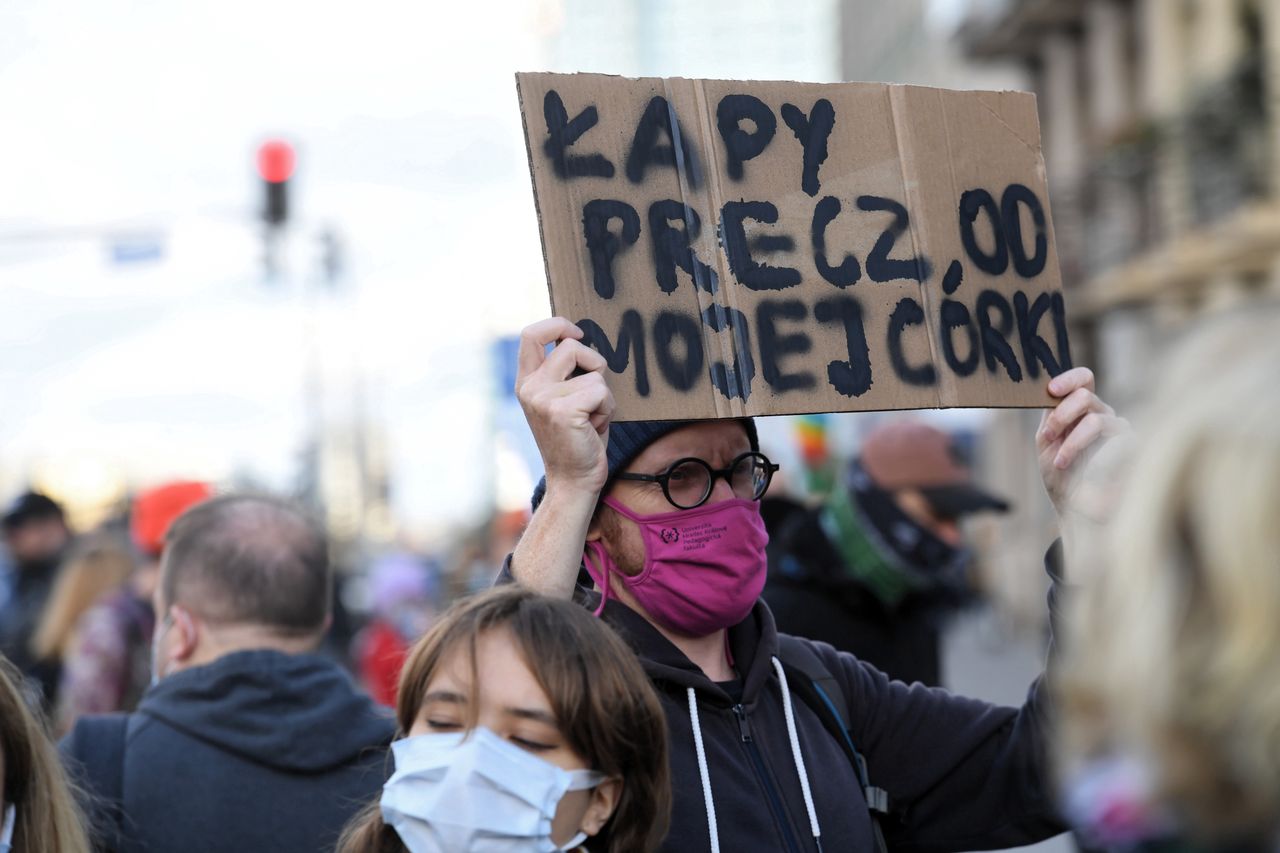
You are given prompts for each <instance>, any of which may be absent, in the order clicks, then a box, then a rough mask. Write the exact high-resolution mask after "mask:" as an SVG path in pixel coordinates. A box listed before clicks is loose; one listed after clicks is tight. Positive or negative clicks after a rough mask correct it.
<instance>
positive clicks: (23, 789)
mask: <svg viewBox="0 0 1280 853" xmlns="http://www.w3.org/2000/svg"><path fill="white" fill-rule="evenodd" d="M21 683H22V675H21V673H19V672H18V671H17V670H16V669H15V668H14V667H13V665H12V664H11V663H9V661H7V660H5V659H4V658H0V851H3V853H9V851H10V850H12V851H13V853H88V851H89V840H88V837H87V835H86V831H85V822H84V818H83V815H82V814H81V812H80V809H79V808H78V807H77V805H76V802H75V797H74V795H73V794H72V791H71V788H70V786H69V784H68V782H67V777H66V774H65V773H64V772H63V769H62V765H61V763H59V761H58V753H57V751H56V750H55V749H54V746H53V743H52V742H51V741H50V740H49V736H48V734H46V733H45V730H44V727H43V726H42V725H41V723H40V717H39V711H38V710H34V709H32V708H30V707H28V706H27V702H26V698H25V697H24V695H23V691H22V689H21V687H20V685H21Z"/></svg>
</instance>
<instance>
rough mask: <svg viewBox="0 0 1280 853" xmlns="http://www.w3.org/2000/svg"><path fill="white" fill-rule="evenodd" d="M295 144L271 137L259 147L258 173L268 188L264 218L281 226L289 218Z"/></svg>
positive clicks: (272, 223) (273, 224) (263, 211)
mask: <svg viewBox="0 0 1280 853" xmlns="http://www.w3.org/2000/svg"><path fill="white" fill-rule="evenodd" d="M294 160H295V157H294V153H293V146H292V145H290V144H289V143H288V142H285V141H284V140H283V139H269V140H267V141H266V142H264V143H262V145H260V146H259V147H258V175H259V176H260V177H261V178H262V181H263V185H264V187H265V189H266V199H265V203H264V205H263V209H262V218H263V220H264V221H265V222H266V223H267V224H268V225H271V226H275V227H279V226H281V225H284V224H285V222H286V221H288V219H289V178H290V177H291V176H292V175H293V166H294Z"/></svg>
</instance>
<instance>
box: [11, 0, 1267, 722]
mask: <svg viewBox="0 0 1280 853" xmlns="http://www.w3.org/2000/svg"><path fill="white" fill-rule="evenodd" d="M517 70H551V71H565V72H568V71H594V72H608V73H616V74H623V75H629V76H690V77H721V78H748V79H793V80H806V81H817V82H826V81H838V80H865V81H886V82H895V83H913V84H923V85H931V86H943V87H948V88H960V89H1025V90H1031V91H1034V92H1035V93H1036V94H1037V96H1038V99H1039V110H1040V120H1041V130H1042V138H1043V142H1044V151H1045V159H1046V165H1047V169H1048V176H1049V181H1050V187H1051V199H1052V216H1053V221H1054V227H1055V230H1056V234H1057V240H1058V247H1059V255H1060V257H1061V258H1062V263H1063V270H1062V273H1063V280H1064V283H1065V287H1066V298H1067V306H1068V312H1069V315H1070V317H1071V320H1072V345H1073V350H1074V353H1073V354H1074V359H1075V362H1076V363H1077V364H1087V365H1090V366H1092V367H1093V368H1094V370H1095V371H1096V373H1097V374H1098V376H1099V379H1100V385H1101V390H1102V393H1103V396H1104V397H1105V398H1106V399H1107V400H1108V401H1109V402H1111V403H1112V404H1114V405H1115V406H1116V407H1117V408H1119V409H1121V410H1124V409H1125V408H1126V406H1128V405H1130V404H1132V403H1134V402H1135V401H1136V400H1137V399H1138V398H1139V396H1140V394H1141V392H1142V390H1143V387H1144V383H1145V382H1146V380H1147V378H1148V371H1149V369H1150V368H1151V367H1152V365H1153V364H1154V363H1155V361H1156V359H1157V357H1158V354H1159V352H1160V350H1161V348H1162V346H1164V345H1165V342H1166V340H1167V339H1168V338H1169V337H1170V336H1171V335H1173V334H1175V333H1176V332H1177V331H1179V330H1180V329H1183V328H1185V327H1186V326H1187V325H1188V324H1192V323H1194V322H1196V320H1197V319H1198V318H1200V317H1203V316H1206V315H1208V314H1211V313H1213V312H1215V311H1218V310H1220V309H1222V308H1224V307H1226V306H1231V305H1236V304H1238V303H1240V302H1241V301H1244V300H1248V299H1251V298H1255V297H1256V296H1257V295H1260V294H1262V293H1263V292H1267V291H1270V292H1271V293H1275V292H1277V291H1280V169H1277V164H1278V163H1280V2H1275V0H967V1H966V0H843V2H837V0H802V2H796V0H700V2H696V3H695V2H684V3H682V2H676V0H528V2H516V0H511V2H495V0H471V2H467V3H456V4H454V3H404V2H390V0H371V2H367V3H363V4H360V6H359V7H358V10H357V7H354V6H347V7H332V8H330V7H324V6H322V5H318V4H315V3H305V2H301V0H277V2H269V3H263V2H259V0H254V2H249V0H219V2H217V3H214V2H188V3H181V4H176V3H160V2H133V3H101V2H87V0H63V2H59V3H39V2H36V0H10V2H7V3H4V4H3V5H0V108H2V109H3V114H4V117H5V121H4V133H3V137H2V139H3V142H0V152H3V155H4V156H3V157H0V353H2V354H3V357H2V358H0V399H2V400H3V404H2V405H0V498H3V499H4V500H5V501H6V502H7V501H8V500H9V499H11V498H13V497H14V496H16V495H18V494H20V493H22V492H24V491H26V490H28V489H34V490H37V491H40V492H43V493H44V494H47V495H49V496H51V497H53V498H54V499H56V500H57V501H59V502H60V503H61V504H63V506H65V508H66V509H67V511H68V513H69V518H70V521H71V523H72V527H73V528H74V529H75V530H76V531H80V532H83V531H87V530H90V529H92V528H94V527H96V526H98V525H101V524H103V523H106V522H109V521H111V520H112V519H118V518H120V517H121V516H122V514H123V513H125V512H126V511H127V508H128V506H129V503H130V499H131V497H132V496H133V495H135V494H136V493H137V492H138V491H139V490H141V489H145V488H147V487H149V486H152V485H155V484H157V483H160V482H164V481H169V480H175V479H187V480H199V481H203V482H208V483H212V484H214V485H215V486H216V487H218V488H221V489H229V488H262V489H268V490H272V491H276V492H280V493H284V494H287V495H291V496H294V497H297V498H298V499H300V500H302V501H303V502H305V503H306V504H308V505H309V506H311V507H312V508H314V509H315V511H316V512H318V513H320V514H321V515H322V516H323V518H324V519H325V521H326V522H327V524H328V529H329V531H330V534H331V536H332V537H333V540H334V544H335V547H336V553H337V554H338V556H339V561H340V567H341V570H342V573H343V577H344V578H345V579H346V580H345V583H344V585H343V590H344V591H343V603H344V604H345V605H346V609H347V611H349V614H350V618H349V621H348V622H347V623H346V624H345V625H340V626H339V627H340V628H343V629H345V630H346V631H348V632H349V633H354V632H355V631H356V629H357V628H358V627H359V626H361V625H362V624H364V623H365V622H366V621H367V620H368V619H369V614H370V613H371V611H372V609H373V608H374V607H375V605H376V603H377V601H378V599H379V596H380V595H383V596H390V597H391V599H392V600H396V597H397V596H402V595H404V594H408V593H405V590H406V589H408V590H409V591H410V593H412V594H413V595H417V596H420V597H421V598H422V600H423V601H424V602H425V604H424V612H425V613H426V614H427V615H426V616H423V617H422V618H423V619H429V614H430V612H434V610H435V609H436V608H438V607H439V606H441V605H443V604H445V603H446V602H447V600H448V599H449V598H450V597H451V596H454V595H457V594H460V593H463V592H465V591H467V590H471V589H477V588H480V587H483V586H487V585H488V583H489V582H490V580H491V578H492V577H493V574H494V573H495V571H496V570H497V568H498V566H499V565H500V563H501V560H502V558H503V556H504V555H505V554H506V553H507V552H508V551H509V550H510V548H511V546H512V544H513V542H514V541H515V539H516V537H517V536H518V535H519V532H520V530H521V528H522V525H523V524H524V522H525V520H526V512H527V507H528V499H529V495H530V492H531V491H532V488H533V484H534V483H535V482H536V481H537V479H538V477H539V475H540V473H541V472H540V470H539V463H538V456H537V452H536V448H535V447H534V446H533V443H532V440H531V438H530V437H529V435H528V432H527V430H526V428H525V427H524V424H523V419H522V417H521V415H520V411H519V406H518V405H517V403H516V402H515V398H514V395H513V392H512V386H513V383H514V351H515V336H516V335H517V333H518V331H519V329H520V328H521V327H522V326H524V325H525V324H527V323H529V322H532V321H534V320H537V319H540V318H542V317H544V316H546V315H547V313H548V299H547V292H546V287H545V276H544V267H543V262H542V256H541V249H540V246H539V240H538V230H537V224H536V218H535V212H534V207H533V203H532V202H533V200H532V194H531V191H530V181H529V176H528V169H527V160H526V154H525V147H524V142H523V138H522V134H521V127H520V117H519V112H518V109H517V103H516V94H515V85H514V78H513V74H514V72H515V71H517ZM264 146H265V148H264ZM269 178H274V179H276V183H277V184H282V186H280V187H277V189H275V190H273V191H271V192H275V193H277V194H278V195H277V196H276V197H275V198H274V202H273V201H272V200H271V199H270V198H269V191H268V190H267V188H266V186H265V182H266V180H267V179H269ZM281 178H283V180H281ZM273 203H274V205H275V207H274V208H273V207H272V204H273ZM922 416H923V417H925V418H927V419H929V420H930V421H931V422H933V423H935V424H936V425H938V426H940V427H942V428H944V429H946V430H947V431H949V432H952V433H954V434H955V435H956V436H957V438H958V439H959V440H960V442H961V443H962V444H963V445H964V446H966V447H968V448H970V449H971V450H972V452H973V456H974V459H975V460H976V464H977V469H978V471H979V472H980V479H981V480H982V481H983V482H984V483H985V484H987V485H988V486H989V487H990V488H991V489H992V490H993V491H995V492H997V493H999V494H1002V495H1004V496H1006V497H1008V498H1009V500H1010V501H1011V502H1012V504H1013V506H1014V510H1013V512H1011V513H1010V514H1008V515H1006V516H1002V517H999V518H998V519H991V520H985V519H984V520H983V521H982V522H981V523H979V522H974V526H973V527H972V528H971V529H970V530H969V531H968V533H969V536H970V539H971V541H973V542H975V543H976V545H977V547H978V550H979V552H980V562H979V571H978V572H977V575H976V579H975V583H977V584H978V585H979V587H980V589H981V591H982V593H983V597H984V600H985V602H986V604H985V606H984V607H983V608H981V609H980V610H978V611H975V612H972V613H970V614H969V615H966V616H964V617H962V618H960V619H959V620H958V621H957V622H956V626H957V627H956V629H955V630H953V632H952V635H951V637H950V640H949V642H948V647H947V658H946V675H947V680H948V683H950V684H952V685H953V686H955V687H957V688H958V689H961V690H966V691H970V692H977V693H981V694H985V695H989V696H991V697H992V698H997V699H1003V700H1006V701H1015V702H1016V701H1020V698H1021V694H1022V692H1023V690H1024V689H1025V686H1026V683H1027V680H1028V679H1029V678H1031V677H1033V676H1034V675H1035V673H1036V671H1037V669H1038V666H1039V658H1038V654H1039V651H1040V650H1041V649H1042V647H1043V636H1044V634H1043V632H1044V628H1045V626H1044V618H1043V615H1042V614H1043V595H1044V589H1045V580H1044V577H1043V574H1042V572H1040V570H1039V565H1040V563H1041V558H1042V554H1043V550H1044V547H1045V545H1046V544H1047V543H1048V542H1049V541H1050V540H1051V539H1052V537H1053V535H1054V529H1053V516H1052V512H1051V510H1050V507H1049V505H1048V503H1047V501H1046V500H1045V498H1044V496H1043V493H1042V488H1041V486H1040V482H1039V476H1038V473H1037V471H1036V467H1035V458H1034V451H1033V434H1034V430H1035V426H1036V423H1037V422H1038V418H1039V413H1038V412H1022V411H1012V412H987V411H974V410H966V411H952V412H929V413H922ZM883 417H885V416H882V415H876V414H865V415H840V416H825V417H818V418H812V417H810V418H804V419H797V418H772V419H762V421H761V424H760V429H761V434H762V441H763V445H764V449H765V451H766V452H767V453H768V454H769V455H770V456H771V457H772V458H774V459H775V460H776V461H779V462H781V463H782V465H783V472H784V473H783V475H782V476H781V477H780V480H779V482H778V486H777V488H779V489H786V490H789V492H790V493H791V494H792V495H793V496H794V497H796V498H797V499H799V500H804V499H805V498H806V490H807V489H810V488H811V487H812V483H813V482H814V481H815V477H813V476H808V475H812V474H814V473H815V470H816V469H817V468H820V467H822V466H838V465H839V464H840V461H841V460H844V459H847V458H849V457H850V456H851V455H853V454H854V453H856V451H857V448H858V442H859V437H860V436H861V435H862V434H864V433H865V432H866V431H867V430H868V429H869V428H870V427H871V426H872V425H873V424H875V423H876V422H877V421H878V420H879V419H881V418H883ZM816 479H821V478H816ZM406 560H407V561H409V563H411V564H412V565H414V566H416V567H417V568H415V569H412V570H405V569H404V568H403V565H404V563H405V561H406ZM375 566H381V567H382V569H380V570H379V571H380V572H382V573H383V576H384V579H383V581H381V582H375V581H374V580H372V579H371V578H372V577H373V575H375V574H378V573H377V572H373V573H371V567H375ZM397 566H398V567H399V568H397ZM406 572H407V573H408V574H414V573H415V572H416V573H419V574H421V575H422V576H423V577H425V578H426V580H418V581H404V583H405V584H408V586H401V585H397V584H398V583H399V581H398V580H397V579H400V578H401V577H402V575H404V574H405V573H406ZM415 584H416V585H415Z"/></svg>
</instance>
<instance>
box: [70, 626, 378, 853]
mask: <svg viewBox="0 0 1280 853" xmlns="http://www.w3.org/2000/svg"><path fill="white" fill-rule="evenodd" d="M394 732H395V724H394V722H393V721H392V720H391V719H390V718H389V717H388V716H386V714H385V712H383V711H381V710H379V709H378V708H377V706H375V705H374V704H373V703H372V702H371V701H370V700H369V698H368V697H367V696H365V695H364V694H363V693H361V692H359V691H357V690H356V688H355V687H354V686H353V685H352V684H351V681H350V679H349V678H348V677H347V675H346V673H345V672H343V670H342V669H341V668H339V667H338V666H337V665H336V664H334V663H332V662H330V661H328V660H327V659H325V658H321V657H318V656H314V655H286V654H283V653H280V652H275V651H270V650H265V649H264V650H256V651H247V652H237V653H234V654H230V655H226V656H225V657H222V658H219V659H218V660H216V661H214V662H213V663H211V664H209V665H208V666H202V667H197V668H195V669H189V670H184V671H182V672H178V673H175V674H173V675H171V676H168V677H167V678H165V679H163V680H162V681H161V682H160V683H159V684H157V685H156V686H154V687H152V688H151V689H150V690H149V691H148V692H147V694H146V695H145V696H144V697H143V699H142V703H141V704H140V705H139V706H138V710H137V711H136V712H134V713H133V714H129V715H115V716H108V717H88V718H85V719H83V720H81V721H80V722H78V723H77V724H76V726H75V728H74V729H73V730H72V731H71V732H70V733H69V734H68V735H67V736H66V738H64V739H63V742H62V744H61V748H62V752H63V758H64V760H65V761H66V762H67V763H68V765H69V768H70V769H71V771H72V773H73V774H75V775H76V776H78V777H79V778H80V779H81V780H82V783H83V784H85V785H86V787H87V788H88V789H89V792H90V793H91V794H94V795H96V797H97V798H98V799H99V802H98V803H96V808H94V809H93V812H94V817H95V823H96V824H97V825H98V826H99V827H113V826H115V825H119V829H120V834H121V838H119V839H117V840H116V842H115V843H113V842H112V841H111V840H104V841H103V842H102V843H101V844H100V845H99V846H100V847H104V848H108V849H110V848H114V849H116V850H118V851H120V853H124V851H147V853H167V851H181V853H201V851H233V852H234V853H249V852H250V851H259V850H262V851H267V850H270V851H298V853H303V851H306V853H313V852H314V851H320V850H331V849H333V846H334V843H335V842H336V841H337V838H338V835H339V833H340V832H341V831H342V827H343V826H344V825H345V824H346V822H347V821H348V820H349V819H350V818H351V817H352V816H353V815H354V814H355V813H356V812H357V811H359V810H360V809H361V808H363V807H364V806H365V805H367V804H368V803H369V802H370V801H371V800H372V799H373V798H374V797H376V796H377V794H378V792H379V791H380V789H381V787H382V783H383V782H384V781H385V780H386V777H387V775H388V772H389V770H390V762H389V760H388V758H387V746H388V744H389V743H390V741H391V738H392V736H393V735H394ZM117 747H120V748H117ZM104 800H105V802H103V801H104ZM121 802H122V803H123V808H122V814H120V813H115V814H113V813H112V811H111V808H110V804H111V803H117V804H118V803H121Z"/></svg>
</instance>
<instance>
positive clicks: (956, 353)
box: [516, 74, 1071, 421]
mask: <svg viewBox="0 0 1280 853" xmlns="http://www.w3.org/2000/svg"><path fill="white" fill-rule="evenodd" d="M516 87H517V90H518V92H519V95H520V108H521V111H522V113H523V117H524V127H525V140H526V142H527V144H528V149H529V165H530V169H531V171H532V173H533V187H534V196H535V200H536V203H537V207H538V218H539V221H540V227H541V230H542V247H543V252H544V254H545V257H546V263H547V279H548V282H549V286H550V290H551V305H552V310H553V312H555V313H556V314H560V315H563V316H565V317H568V318H569V319H570V320H572V321H574V322H576V323H577V324H578V325H579V326H580V327H581V328H582V329H583V330H584V331H585V332H586V341H587V343H589V344H590V345H591V346H593V347H595V348H596V349H597V350H598V351H599V352H600V353H602V354H603V355H604V356H605V358H606V359H607V361H608V363H609V370H610V371H611V374H610V375H609V376H608V378H609V380H610V381H609V385H610V388H611V389H612V390H613V394H614V397H615V398H616V401H617V405H618V408H617V413H616V415H615V419H616V420H619V421H624V420H648V419H656V418H674V419H685V418H714V417H737V416H741V415H773V414H787V413H802V412H831V411H856V410H867V409H914V408H927V407H953V406H1021V407H1034V406H1044V405H1048V404H1049V403H1050V400H1049V397H1048V394H1047V391H1046V390H1045V386H1046V384H1047V382H1048V377H1049V376H1051V375H1055V374H1057V373H1059V372H1061V371H1062V370H1065V369H1066V368H1067V367H1069V366H1070V361H1071V359H1070V354H1069V349H1068V346H1067V331H1066V314H1065V309H1064V307H1063V301H1062V292H1061V291H1062V287H1061V280H1060V277H1059V272H1058V256H1057V250H1056V247H1055V245H1054V240H1053V228H1052V223H1051V219H1050V216H1049V198H1048V194H1047V192H1046V187H1045V174H1044V158H1043V157H1042V155H1041V150H1040V131H1039V123H1038V121H1037V118H1036V105H1035V97H1034V96H1033V95H1030V94H1025V93H1018V92H952V91H946V90H942V89H928V88H922V87H915V86H893V85H884V84H874V83H841V84H812V83H780V82H745V81H731V80H685V79H680V78H672V79H663V78H652V79H640V80H635V79H628V78H623V77H611V76H605V75H598V74H517V75H516Z"/></svg>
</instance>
